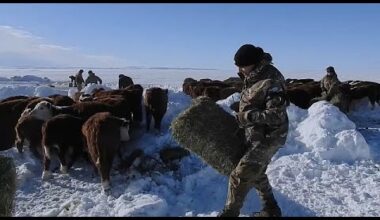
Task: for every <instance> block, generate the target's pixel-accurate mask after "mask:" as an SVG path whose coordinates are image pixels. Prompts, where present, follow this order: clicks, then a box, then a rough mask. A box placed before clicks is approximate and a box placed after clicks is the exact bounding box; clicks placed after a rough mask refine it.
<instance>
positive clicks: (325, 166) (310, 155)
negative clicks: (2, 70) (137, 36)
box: [0, 75, 380, 216]
mask: <svg viewBox="0 0 380 220" xmlns="http://www.w3.org/2000/svg"><path fill="white" fill-rule="evenodd" d="M199 76H200V77H193V78H195V79H200V78H215V77H213V76H207V77H204V76H202V77H201V75H199ZM140 77H141V79H142V78H144V77H145V78H144V80H140V81H139V80H138V79H136V80H135V78H133V77H132V78H133V79H134V80H135V82H136V83H141V84H142V85H143V86H144V88H147V87H150V86H153V85H161V86H162V87H165V88H169V104H168V111H167V113H166V115H165V117H164V120H163V134H161V135H158V136H157V135H155V134H154V133H153V132H152V133H142V134H141V135H140V136H138V137H135V139H134V140H131V142H130V143H129V146H130V147H137V148H140V149H142V150H144V152H145V154H147V155H150V156H151V157H153V158H156V159H157V160H158V161H159V155H158V152H159V150H160V149H163V148H165V147H175V146H177V144H176V143H175V141H174V140H173V139H172V136H171V133H170V130H169V126H170V122H171V121H172V119H173V118H175V117H176V116H177V115H178V114H179V113H180V112H181V111H182V110H184V109H185V108H187V107H188V106H189V105H190V103H191V99H190V97H188V96H186V95H185V94H183V93H182V92H181V87H180V83H181V82H182V80H183V79H184V78H186V77H188V76H184V75H181V76H177V77H176V79H175V80H171V81H165V80H158V81H157V80H156V79H158V78H160V76H155V77H156V78H154V80H152V81H150V80H149V79H150V78H149V77H150V76H149V77H148V76H140ZM165 77H167V76H161V78H162V79H164V78H165ZM173 77H174V76H173ZM180 77H182V78H180ZM228 77H230V75H226V76H220V77H219V78H221V79H225V78H228ZM49 79H50V77H49ZM116 80H117V75H116V76H115V79H114V81H112V80H111V79H110V80H109V81H107V83H105V84H106V86H108V87H109V88H116V86H117V82H116ZM178 82H180V83H178ZM54 83H56V84H54ZM53 85H55V87H51V86H49V85H38V86H37V85H35V84H31V83H30V84H25V85H19V84H9V83H8V84H7V85H2V86H1V87H0V98H5V97H8V96H13V95H39V96H47V95H51V94H55V93H59V94H68V90H69V88H68V87H67V82H59V83H57V82H53ZM232 99H235V100H236V99H238V94H235V95H233V96H231V97H229V98H227V99H226V100H223V101H219V102H218V103H219V104H220V105H221V106H224V105H225V104H226V103H229V102H231V100H232ZM379 110H380V107H379V106H376V108H375V109H373V110H371V109H370V107H368V106H367V103H366V102H363V103H359V104H358V105H357V106H356V108H355V111H354V112H352V113H350V114H349V115H348V117H347V116H346V115H345V114H343V113H341V112H340V111H339V110H338V109H337V108H336V107H335V106H332V105H330V104H329V103H327V102H324V101H321V102H317V103H315V104H314V105H312V106H311V107H310V108H309V109H308V110H303V109H300V108H298V107H296V106H294V105H290V106H289V107H288V109H287V111H288V115H289V120H290V123H289V126H290V129H289V134H288V138H287V142H286V144H285V145H284V147H283V148H281V149H280V150H279V151H278V153H277V154H276V155H275V156H274V158H273V159H272V161H271V163H270V164H269V166H268V170H267V174H268V177H269V180H270V183H271V184H272V186H273V189H274V194H275V197H276V199H277V200H278V203H279V206H280V207H281V209H282V212H283V215H284V216H380V209H379V207H380V170H379V168H380V165H379V161H380V148H379V147H380V111H379ZM0 154H2V155H8V156H10V157H13V158H14V160H15V163H16V166H17V176H18V177H17V178H18V186H17V191H16V201H15V202H16V203H15V216H216V215H217V214H218V212H219V211H220V210H221V209H222V208H223V205H224V202H225V199H226V193H227V184H228V178H227V177H226V176H223V175H220V174H219V173H218V172H217V171H215V170H214V169H213V168H211V167H210V166H208V165H207V164H204V163H203V162H202V161H201V160H200V159H199V158H198V157H197V156H196V155H193V154H191V155H190V156H188V157H185V158H183V159H182V160H181V161H180V162H179V169H178V170H176V171H170V170H168V169H165V167H163V165H162V164H160V163H158V162H157V164H156V166H155V167H152V168H153V169H152V170H151V171H150V172H147V173H139V172H137V170H136V169H135V167H132V168H131V169H130V170H129V171H128V172H127V173H123V174H121V173H119V172H118V171H116V170H115V171H113V173H112V176H111V185H112V191H111V193H110V194H105V193H102V191H101V186H100V178H99V176H93V173H92V169H91V167H90V166H89V165H88V164H86V163H85V162H84V161H79V162H78V163H76V164H75V165H74V167H73V168H72V169H71V170H69V174H68V175H62V174H59V173H53V178H52V179H50V180H48V181H42V180H41V173H42V167H41V163H40V162H39V161H37V160H35V159H34V158H33V157H32V156H31V155H30V154H29V152H28V151H26V153H25V154H24V155H23V156H22V155H20V154H18V153H17V150H16V149H9V150H7V151H2V152H0ZM153 161H155V160H153ZM258 210H260V201H259V198H258V196H257V194H256V192H255V190H254V189H252V190H251V191H250V193H249V194H248V196H247V198H246V201H245V204H244V207H243V208H242V210H241V215H240V216H249V215H250V214H251V213H252V212H254V211H258Z"/></svg>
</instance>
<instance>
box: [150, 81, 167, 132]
mask: <svg viewBox="0 0 380 220" xmlns="http://www.w3.org/2000/svg"><path fill="white" fill-rule="evenodd" d="M167 106H168V89H161V88H158V87H152V88H149V89H147V90H146V91H145V94H144V107H145V113H146V130H147V131H149V128H150V123H151V120H152V116H153V118H154V128H155V129H156V130H157V131H158V132H160V131H161V121H162V118H163V117H164V115H165V113H166V110H167Z"/></svg>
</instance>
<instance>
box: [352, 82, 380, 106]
mask: <svg viewBox="0 0 380 220" xmlns="http://www.w3.org/2000/svg"><path fill="white" fill-rule="evenodd" d="M350 91H351V93H350V95H351V100H359V99H362V98H366V97H367V98H368V99H369V101H370V103H371V105H372V108H374V107H375V103H377V104H380V84H378V83H375V82H368V81H357V82H356V83H351V88H350Z"/></svg>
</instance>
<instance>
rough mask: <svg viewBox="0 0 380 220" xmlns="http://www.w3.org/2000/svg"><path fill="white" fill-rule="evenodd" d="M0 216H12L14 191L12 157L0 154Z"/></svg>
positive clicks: (14, 171)
mask: <svg viewBox="0 0 380 220" xmlns="http://www.w3.org/2000/svg"><path fill="white" fill-rule="evenodd" d="M0 183H1V184H0V216H12V209H13V205H14V197H15V193H16V167H15V165H14V163H13V159H12V158H9V157H3V156H0Z"/></svg>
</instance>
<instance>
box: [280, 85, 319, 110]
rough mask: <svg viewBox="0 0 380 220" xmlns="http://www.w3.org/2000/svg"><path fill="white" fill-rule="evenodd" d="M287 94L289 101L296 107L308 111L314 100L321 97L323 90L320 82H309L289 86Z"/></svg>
mask: <svg viewBox="0 0 380 220" xmlns="http://www.w3.org/2000/svg"><path fill="white" fill-rule="evenodd" d="M286 93H287V97H288V99H289V101H290V102H291V103H293V104H294V105H296V106H298V107H300V108H303V109H308V108H309V107H310V105H311V104H312V103H311V100H312V99H313V98H316V97H319V96H321V93H322V89H321V87H320V84H319V82H309V83H305V84H301V85H297V86H287V88H286Z"/></svg>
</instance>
